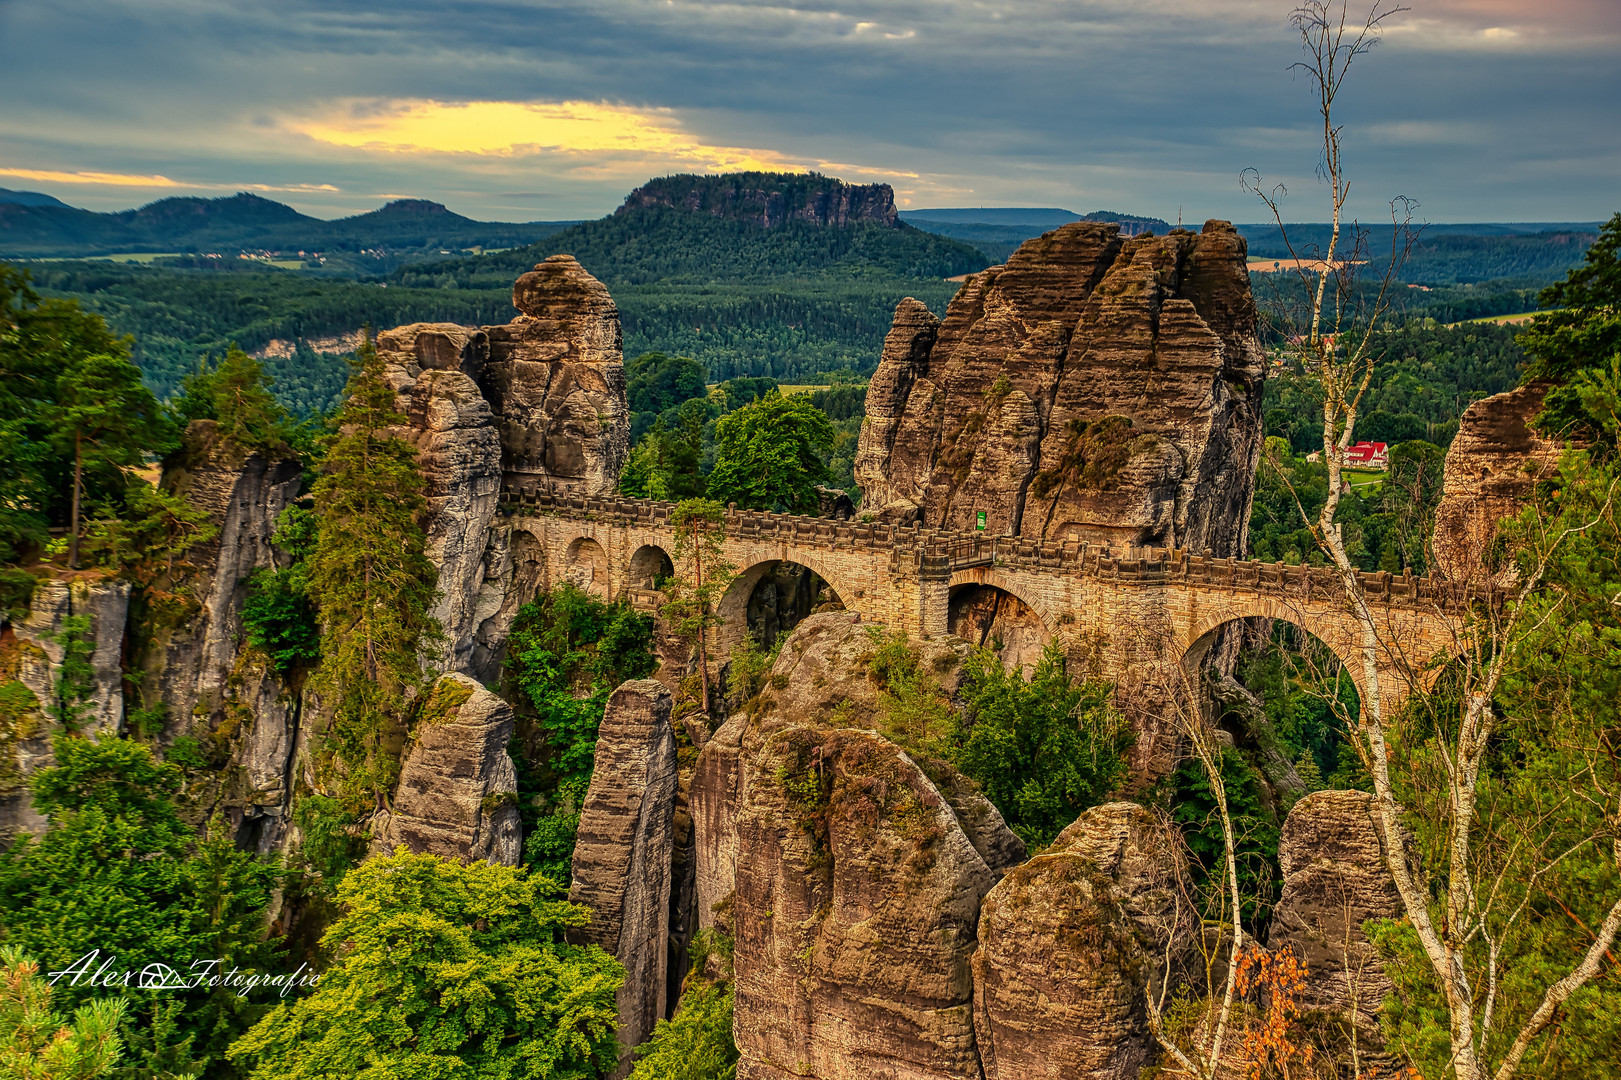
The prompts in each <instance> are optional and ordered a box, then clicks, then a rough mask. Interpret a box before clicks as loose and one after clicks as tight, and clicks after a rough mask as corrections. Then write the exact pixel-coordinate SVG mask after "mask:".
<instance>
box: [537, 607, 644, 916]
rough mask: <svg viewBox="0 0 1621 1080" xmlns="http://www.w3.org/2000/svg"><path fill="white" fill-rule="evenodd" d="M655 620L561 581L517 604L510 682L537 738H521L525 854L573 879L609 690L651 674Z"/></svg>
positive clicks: (554, 875) (561, 878)
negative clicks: (582, 814)
mask: <svg viewBox="0 0 1621 1080" xmlns="http://www.w3.org/2000/svg"><path fill="white" fill-rule="evenodd" d="M652 642H653V620H652V619H650V618H648V617H647V616H646V615H643V614H640V613H639V612H637V611H634V610H633V609H632V608H631V607H630V605H629V604H628V603H625V602H624V601H620V602H618V603H614V604H606V603H603V602H602V601H600V600H598V599H596V598H595V597H593V596H591V595H590V594H588V593H586V592H584V591H582V590H580V589H579V588H577V587H576V586H574V585H572V584H569V583H566V582H565V583H564V584H563V585H561V586H559V587H558V588H557V589H556V590H554V591H553V592H550V593H547V594H544V595H542V596H539V597H537V598H536V599H535V600H534V601H532V602H530V603H528V604H525V605H524V606H523V607H522V608H520V609H519V610H518V615H517V617H516V618H515V619H514V620H513V622H512V630H511V632H510V635H509V636H508V638H507V660H506V680H507V684H508V686H509V687H510V688H511V689H512V690H513V691H515V692H516V694H517V695H521V697H520V700H521V701H523V703H524V704H525V705H526V706H527V708H526V709H525V710H524V713H525V718H526V720H530V721H531V722H532V723H533V725H534V728H535V731H536V737H535V738H534V739H533V740H529V741H526V740H522V739H515V740H514V745H513V750H514V751H515V752H514V753H513V758H514V759H515V761H517V763H518V766H519V774H518V807H519V813H520V815H521V816H522V818H523V823H524V826H525V828H526V829H527V831H528V837H527V839H526V840H525V842H524V859H525V862H526V863H527V864H528V865H529V866H531V867H533V868H534V869H535V871H536V872H537V873H540V874H543V875H545V876H546V877H548V878H550V879H551V880H553V881H554V882H559V883H562V884H563V885H564V887H566V886H567V883H568V880H569V876H570V870H569V866H570V860H571V859H572V858H573V854H574V834H575V831H576V829H577V828H578V827H579V823H580V805H581V804H582V803H583V802H584V801H585V790H586V786H587V785H588V784H589V783H590V780H591V766H592V762H593V757H594V755H595V752H596V743H597V728H598V727H599V726H600V725H601V723H602V714H603V711H604V710H605V709H606V708H607V705H608V696H609V695H610V694H611V693H612V692H613V690H614V688H615V687H616V686H618V685H619V684H620V683H622V682H624V681H625V680H626V679H640V678H644V677H645V676H647V675H649V674H651V673H652V671H653V669H654V667H655V666H657V661H656V660H655V659H654V657H653V653H652Z"/></svg>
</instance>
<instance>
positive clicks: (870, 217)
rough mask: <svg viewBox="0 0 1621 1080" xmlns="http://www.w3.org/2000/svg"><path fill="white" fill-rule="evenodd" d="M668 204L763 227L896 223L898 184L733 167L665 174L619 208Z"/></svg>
mask: <svg viewBox="0 0 1621 1080" xmlns="http://www.w3.org/2000/svg"><path fill="white" fill-rule="evenodd" d="M649 206H669V207H676V208H678V209H682V210H690V211H693V212H694V213H704V214H711V215H713V216H715V217H726V218H734V219H736V220H739V221H747V222H750V223H752V224H755V225H759V226H761V227H763V228H767V229H769V228H771V227H772V226H775V225H781V224H782V223H783V222H785V221H805V222H810V223H812V224H816V225H851V224H855V223H856V222H861V221H874V222H878V223H879V224H881V225H889V226H895V225H898V224H899V221H900V219H899V217H898V216H897V214H896V211H895V189H894V188H892V187H890V186H889V185H888V184H846V183H845V182H844V181H842V180H835V179H833V178H832V177H828V176H821V175H819V174H817V173H809V174H804V173H729V174H727V175H725V176H695V175H684V176H664V177H660V178H659V179H657V180H650V181H648V182H647V183H646V184H643V185H642V186H641V187H639V188H637V189H636V190H635V191H633V192H631V193H630V194H629V195H628V196H626V198H625V202H624V205H623V206H621V207H620V208H619V210H618V211H617V212H618V213H621V214H622V213H625V212H627V211H629V210H634V209H637V208H639V207H649Z"/></svg>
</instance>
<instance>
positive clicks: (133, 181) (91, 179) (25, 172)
mask: <svg viewBox="0 0 1621 1080" xmlns="http://www.w3.org/2000/svg"><path fill="white" fill-rule="evenodd" d="M0 176H15V177H17V178H18V179H21V180H43V181H46V182H47V183H55V184H105V185H107V186H109V187H155V188H179V187H196V186H197V185H195V184H183V183H181V182H180V181H178V180H170V179H169V178H168V177H167V176H136V175H132V174H130V173H106V172H57V171H56V170H54V169H0Z"/></svg>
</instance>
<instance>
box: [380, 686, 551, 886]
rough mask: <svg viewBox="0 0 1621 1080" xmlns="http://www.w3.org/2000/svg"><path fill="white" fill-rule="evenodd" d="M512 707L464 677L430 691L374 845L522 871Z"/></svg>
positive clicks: (387, 849) (382, 815) (381, 815)
mask: <svg viewBox="0 0 1621 1080" xmlns="http://www.w3.org/2000/svg"><path fill="white" fill-rule="evenodd" d="M512 724H513V717H512V707H511V706H510V705H508V704H507V703H506V702H504V701H502V700H501V699H500V698H498V697H496V696H495V695H494V694H492V693H490V692H489V691H488V690H486V689H484V687H482V686H480V685H479V684H478V683H476V682H474V681H473V680H472V679H469V678H468V677H467V676H465V675H460V674H454V673H453V674H450V675H443V676H440V678H439V681H438V682H436V683H434V684H433V688H432V689H431V690H430V691H429V696H428V700H427V702H426V703H425V704H424V705H423V708H422V715H421V719H420V720H419V721H418V722H417V726H416V728H415V730H414V731H413V732H412V735H413V739H414V744H413V745H412V747H411V751H410V753H409V754H408V755H407V756H406V758H405V764H404V766H403V767H402V768H401V770H400V782H399V786H398V787H397V788H396V789H395V792H394V800H393V808H392V812H385V813H383V814H379V815H378V816H377V818H375V819H374V820H373V825H372V828H373V830H374V832H375V834H376V835H377V837H378V839H377V842H376V843H375V844H374V847H375V848H377V849H380V850H382V851H391V850H393V848H394V847H395V846H396V845H399V844H404V845H405V846H406V847H408V848H410V849H411V850H412V851H414V852H418V853H421V852H427V853H429V854H433V855H440V856H443V857H445V858H447V859H460V860H462V861H464V862H471V861H474V860H477V859H484V860H486V861H488V862H491V863H500V864H502V865H504V866H516V865H518V860H519V856H520V855H521V854H522V825H521V823H520V822H519V820H518V806H517V792H518V772H517V769H516V768H514V767H513V764H512V759H511V758H509V757H508V756H507V742H508V741H509V740H510V739H511V738H512Z"/></svg>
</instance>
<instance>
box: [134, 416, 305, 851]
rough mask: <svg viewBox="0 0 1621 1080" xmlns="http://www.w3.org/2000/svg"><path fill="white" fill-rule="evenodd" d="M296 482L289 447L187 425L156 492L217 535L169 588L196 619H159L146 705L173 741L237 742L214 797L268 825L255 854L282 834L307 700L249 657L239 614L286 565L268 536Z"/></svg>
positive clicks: (208, 423)
mask: <svg viewBox="0 0 1621 1080" xmlns="http://www.w3.org/2000/svg"><path fill="white" fill-rule="evenodd" d="M302 476H303V464H302V462H301V461H300V460H299V459H298V458H297V457H295V456H293V455H292V454H291V453H290V452H287V451H286V450H285V449H284V450H283V451H282V452H280V453H271V452H267V451H264V450H258V449H248V448H245V447H243V446H240V445H239V444H237V443H236V442H234V441H232V440H231V439H229V438H227V437H226V436H225V434H224V433H223V432H222V431H221V430H220V428H219V425H218V424H217V423H215V422H214V421H212V420H194V421H192V423H191V425H190V426H189V427H187V429H186V435H185V442H184V444H183V447H182V451H181V453H180V454H179V455H178V456H177V458H176V459H175V460H173V461H172V462H171V463H170V467H169V469H168V471H167V472H166V473H165V474H164V477H163V484H164V486H165V488H167V489H168V490H169V491H171V492H173V493H174V494H177V495H180V496H182V497H183V498H184V499H185V500H186V502H187V503H189V504H190V505H191V506H192V507H194V508H196V509H198V510H201V511H203V512H204V513H205V514H207V515H208V520H209V522H210V523H211V524H212V525H214V526H215V527H217V528H218V530H219V531H218V533H217V534H216V535H215V536H214V538H213V539H211V540H208V541H206V542H204V543H201V544H196V545H194V546H193V547H192V548H191V549H190V550H189V551H188V552H187V553H186V557H185V564H186V566H187V569H186V570H184V571H183V580H179V581H174V582H170V583H169V587H171V588H189V589H190V590H191V592H192V593H193V595H195V596H196V597H197V599H198V601H199V604H198V607H197V608H196V609H195V612H194V613H193V614H191V615H189V617H187V618H185V619H183V620H182V621H180V622H179V623H178V624H169V623H166V622H165V621H163V620H154V625H153V626H152V627H151V629H150V637H149V639H148V641H147V644H146V647H145V650H144V654H143V656H142V657H141V658H140V667H141V669H142V674H141V697H142V699H143V703H144V704H145V705H146V706H147V707H153V706H158V705H161V706H162V708H163V711H164V717H165V724H164V731H165V734H166V735H167V736H168V737H171V738H172V737H174V736H177V735H182V734H196V735H207V734H212V733H221V735H222V739H223V740H224V741H228V742H230V743H232V744H233V745H234V747H235V749H234V754H235V757H236V760H237V762H238V763H239V764H240V765H241V766H242V769H241V771H240V773H239V774H237V775H236V776H235V777H233V778H231V779H230V780H229V781H228V782H227V783H226V784H225V785H224V787H223V788H222V789H221V790H219V791H218V792H217V793H216V794H215V796H214V797H215V798H217V799H219V800H220V802H221V803H223V804H224V805H225V806H227V807H229V808H231V809H232V813H233V814H235V813H237V812H241V813H242V814H244V815H246V816H248V817H252V818H265V819H274V820H266V821H264V822H261V823H260V824H258V825H256V826H254V828H255V831H256V833H257V834H258V835H257V836H256V837H255V842H254V845H253V846H255V847H257V846H259V842H260V841H262V842H263V843H264V844H266V845H269V844H272V843H273V842H274V841H275V840H276V839H277V838H278V837H277V835H276V834H277V832H278V830H277V828H276V827H275V826H276V825H277V824H279V820H280V817H281V814H282V811H283V810H285V808H286V803H287V801H288V796H289V791H288V787H287V780H288V765H289V762H290V760H291V755H292V747H293V742H294V740H295V738H296V734H297V727H298V718H299V714H300V711H301V708H302V700H301V695H300V694H299V693H298V691H296V690H295V689H293V688H290V687H288V686H285V685H283V684H282V682H281V681H280V680H278V679H277V678H276V677H275V676H274V674H272V673H271V672H270V671H268V670H267V667H266V663H265V661H264V658H263V657H262V656H250V655H248V654H247V653H246V652H245V651H244V647H243V625H242V607H243V604H244V603H245V602H246V600H247V596H248V582H249V578H250V577H251V575H252V574H253V573H254V572H255V571H261V570H271V569H275V568H276V567H278V566H282V565H285V564H286V563H287V561H288V560H287V557H286V556H285V555H284V554H282V553H281V552H280V551H278V550H277V549H276V546H275V544H274V542H273V539H272V538H273V537H274V535H275V533H276V529H277V527H278V519H279V518H280V516H281V514H282V512H283V511H284V510H286V509H287V508H288V507H289V506H291V505H292V504H293V502H294V500H296V499H297V498H298V491H299V485H300V482H301V479H302Z"/></svg>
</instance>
